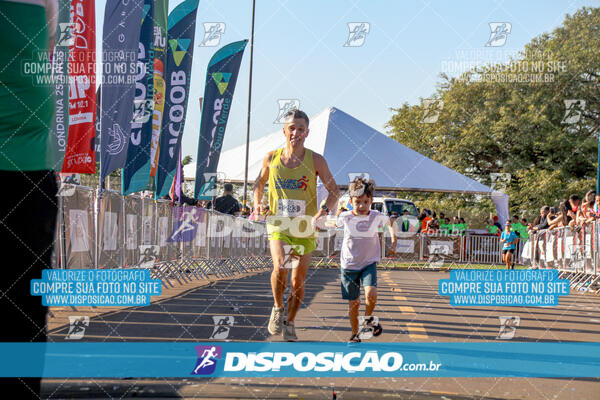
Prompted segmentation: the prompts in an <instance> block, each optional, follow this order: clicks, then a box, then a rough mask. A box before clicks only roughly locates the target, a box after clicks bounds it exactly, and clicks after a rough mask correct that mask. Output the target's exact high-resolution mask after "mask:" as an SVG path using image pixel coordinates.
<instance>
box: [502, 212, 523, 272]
mask: <svg viewBox="0 0 600 400" xmlns="http://www.w3.org/2000/svg"><path fill="white" fill-rule="evenodd" d="M518 241H519V237H518V236H517V234H516V233H515V232H514V231H513V230H512V228H511V221H506V225H505V226H504V232H502V235H501V236H500V243H503V246H502V261H503V262H505V263H506V269H515V264H514V263H513V257H514V254H515V249H516V248H517V242H518Z"/></svg>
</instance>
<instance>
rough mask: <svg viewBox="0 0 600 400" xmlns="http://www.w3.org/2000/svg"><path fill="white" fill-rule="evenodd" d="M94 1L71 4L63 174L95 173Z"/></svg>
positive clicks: (78, 1)
mask: <svg viewBox="0 0 600 400" xmlns="http://www.w3.org/2000/svg"><path fill="white" fill-rule="evenodd" d="M95 7H96V5H95V1H94V0H71V24H72V25H71V27H72V29H73V38H72V43H71V44H70V46H69V72H70V73H69V135H68V138H67V148H66V150H65V155H64V161H63V167H62V172H80V173H88V174H93V173H95V172H96V160H95V154H94V136H95V133H96V131H95V123H96V87H95V84H94V82H95V81H96V71H95V64H96V54H95V53H96V16H95Z"/></svg>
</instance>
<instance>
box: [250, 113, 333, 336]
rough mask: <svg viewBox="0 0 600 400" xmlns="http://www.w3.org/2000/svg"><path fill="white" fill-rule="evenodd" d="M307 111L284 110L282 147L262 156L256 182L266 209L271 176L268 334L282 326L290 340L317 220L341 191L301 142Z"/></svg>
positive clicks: (258, 204) (257, 202)
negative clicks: (320, 188)
mask: <svg viewBox="0 0 600 400" xmlns="http://www.w3.org/2000/svg"><path fill="white" fill-rule="evenodd" d="M308 122H309V121H308V116H307V115H306V114H305V113H304V112H302V111H300V110H292V111H290V112H288V113H287V114H286V116H285V123H284V126H283V134H284V135H285V138H286V145H285V147H284V148H281V149H277V150H275V151H271V152H269V154H267V156H266V157H265V159H264V160H263V165H262V168H261V171H260V174H259V176H258V178H256V181H255V182H254V206H255V212H256V213H257V214H261V213H262V212H263V211H264V210H263V209H264V207H263V205H262V198H263V193H264V188H265V184H266V183H267V181H268V182H269V216H268V217H267V231H268V232H269V247H270V250H271V257H272V258H273V272H272V273H271V289H272V291H273V299H274V302H275V305H274V307H273V310H272V311H271V318H270V320H269V326H268V330H269V333H271V334H272V335H277V334H280V333H281V332H282V331H283V338H284V339H285V340H288V341H295V340H297V339H298V337H297V336H296V331H295V327H294V319H295V318H296V313H297V312H298V309H299V308H300V304H301V303H302V299H303V298H304V281H305V279H306V272H307V270H308V267H309V265H310V258H311V254H312V252H313V251H314V249H315V248H316V239H315V237H316V236H315V224H316V221H317V220H319V219H321V217H323V216H326V215H327V214H328V213H329V210H332V209H334V207H335V205H336V204H337V200H338V197H339V193H338V189H337V185H336V183H335V180H334V179H333V176H332V175H331V172H329V167H328V166H327V162H326V161H325V159H324V158H323V156H322V155H320V154H317V153H315V152H313V151H311V150H309V149H307V148H305V147H304V140H305V139H306V137H307V136H308V132H309V130H308ZM317 176H319V178H321V181H322V182H323V185H324V186H325V187H326V188H327V190H328V191H329V195H328V197H327V200H326V202H325V205H324V206H322V207H321V208H319V207H318V206H317V189H316V188H317V182H316V180H317ZM289 269H291V270H292V276H291V279H290V284H291V288H290V289H291V290H290V297H289V299H288V310H287V317H284V303H283V292H284V291H285V287H286V284H287V277H288V272H289Z"/></svg>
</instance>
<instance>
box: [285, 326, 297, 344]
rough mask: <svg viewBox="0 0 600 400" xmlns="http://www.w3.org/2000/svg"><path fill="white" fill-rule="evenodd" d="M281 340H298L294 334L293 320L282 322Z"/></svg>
mask: <svg viewBox="0 0 600 400" xmlns="http://www.w3.org/2000/svg"><path fill="white" fill-rule="evenodd" d="M283 340H285V341H288V342H295V341H296V340H298V336H296V327H295V326H294V323H293V322H288V321H284V322H283Z"/></svg>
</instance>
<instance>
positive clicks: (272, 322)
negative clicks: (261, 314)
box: [267, 307, 283, 335]
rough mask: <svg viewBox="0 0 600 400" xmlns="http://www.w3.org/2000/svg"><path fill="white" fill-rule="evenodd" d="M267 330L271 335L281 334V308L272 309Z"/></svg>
mask: <svg viewBox="0 0 600 400" xmlns="http://www.w3.org/2000/svg"><path fill="white" fill-rule="evenodd" d="M267 329H268V331H269V333H270V334H271V335H279V334H280V333H281V331H282V329H283V307H282V308H277V307H273V309H272V310H271V318H270V319H269V326H268V327H267Z"/></svg>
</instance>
